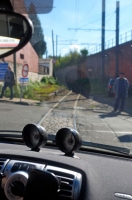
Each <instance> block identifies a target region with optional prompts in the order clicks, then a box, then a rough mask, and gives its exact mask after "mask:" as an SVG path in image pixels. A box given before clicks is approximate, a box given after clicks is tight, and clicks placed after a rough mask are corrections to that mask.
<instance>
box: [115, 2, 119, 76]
mask: <svg viewBox="0 0 132 200" xmlns="http://www.w3.org/2000/svg"><path fill="white" fill-rule="evenodd" d="M119 7H120V2H119V1H117V2H116V70H115V75H116V77H117V76H118V74H119V17H120V16H119V15H120V9H119Z"/></svg>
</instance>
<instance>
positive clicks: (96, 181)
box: [0, 143, 132, 200]
mask: <svg viewBox="0 0 132 200" xmlns="http://www.w3.org/2000/svg"><path fill="white" fill-rule="evenodd" d="M76 156H78V157H79V158H70V157H66V156H64V155H63V153H62V152H60V151H59V150H57V149H50V148H43V149H42V150H41V151H40V152H33V151H31V150H30V149H29V148H27V147H26V146H23V145H17V144H15V145H11V144H4V143H1V144H0V157H1V158H2V157H4V158H8V159H18V160H23V161H28V162H36V163H42V164H45V165H53V166H56V167H62V168H65V169H68V170H74V171H77V172H79V173H81V174H82V180H83V182H82V190H81V196H80V198H79V199H81V200H83V199H84V200H86V199H87V200H112V199H113V200H116V199H119V198H118V197H115V193H119V194H125V195H127V196H125V197H126V198H122V199H132V160H131V159H129V158H121V157H118V156H112V155H106V154H105V155H103V154H100V153H90V152H87V153H86V152H85V153H83V152H81V153H79V152H78V153H76ZM122 197H124V196H122Z"/></svg>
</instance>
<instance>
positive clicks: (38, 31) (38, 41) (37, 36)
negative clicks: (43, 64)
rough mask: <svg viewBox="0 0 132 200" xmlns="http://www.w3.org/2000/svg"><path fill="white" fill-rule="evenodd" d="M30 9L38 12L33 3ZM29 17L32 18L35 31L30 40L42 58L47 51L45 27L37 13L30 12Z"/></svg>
mask: <svg viewBox="0 0 132 200" xmlns="http://www.w3.org/2000/svg"><path fill="white" fill-rule="evenodd" d="M29 10H31V11H32V13H36V11H35V7H34V4H33V3H31V5H30V8H29ZM29 13H30V12H29ZM29 18H30V19H31V21H32V23H33V25H34V33H33V35H32V38H31V41H30V42H31V44H32V46H33V48H34V50H35V51H36V53H37V54H38V56H39V58H42V56H43V54H44V53H45V52H46V42H45V41H44V34H43V29H42V27H41V22H40V20H39V18H38V16H37V14H29Z"/></svg>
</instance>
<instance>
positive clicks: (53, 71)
mask: <svg viewBox="0 0 132 200" xmlns="http://www.w3.org/2000/svg"><path fill="white" fill-rule="evenodd" d="M52 46H53V61H52V62H53V77H54V78H55V68H54V56H55V53H54V52H55V51H54V33H53V30H52Z"/></svg>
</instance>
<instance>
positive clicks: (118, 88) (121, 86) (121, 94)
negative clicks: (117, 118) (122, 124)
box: [113, 72, 129, 112]
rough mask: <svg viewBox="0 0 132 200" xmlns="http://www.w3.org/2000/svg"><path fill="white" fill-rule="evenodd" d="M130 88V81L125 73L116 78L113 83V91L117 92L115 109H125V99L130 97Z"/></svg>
mask: <svg viewBox="0 0 132 200" xmlns="http://www.w3.org/2000/svg"><path fill="white" fill-rule="evenodd" d="M128 89H129V82H128V80H127V79H126V78H125V77H124V73H123V72H122V73H120V76H119V77H118V78H116V80H115V82H114V85H113V91H114V93H115V105H114V111H117V110H118V109H119V111H120V112H121V111H123V110H124V106H125V100H126V98H127V97H128Z"/></svg>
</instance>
